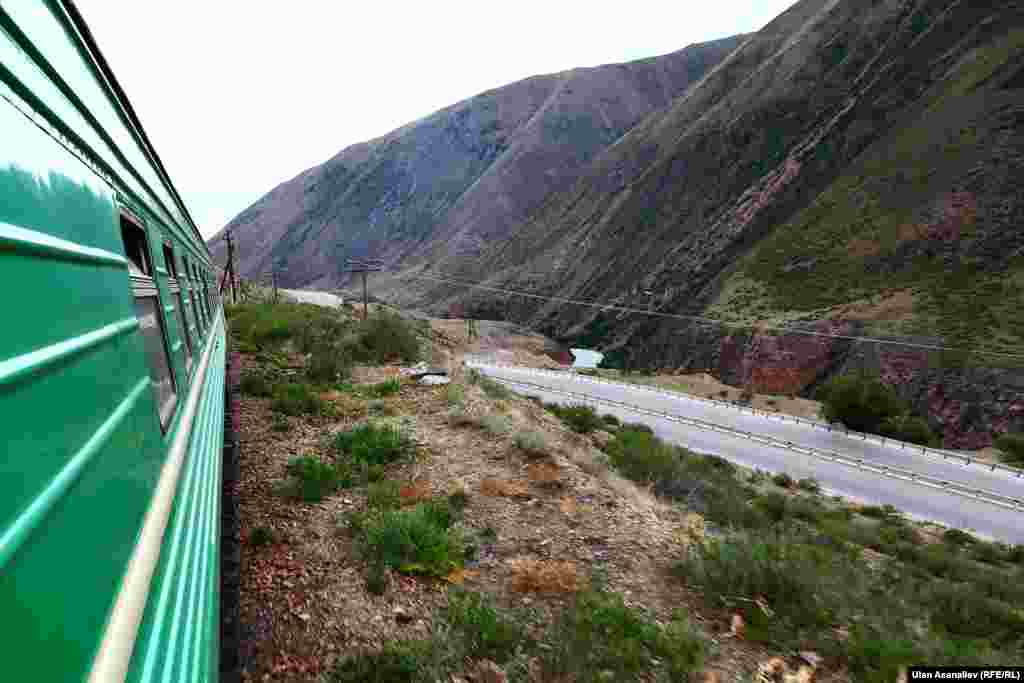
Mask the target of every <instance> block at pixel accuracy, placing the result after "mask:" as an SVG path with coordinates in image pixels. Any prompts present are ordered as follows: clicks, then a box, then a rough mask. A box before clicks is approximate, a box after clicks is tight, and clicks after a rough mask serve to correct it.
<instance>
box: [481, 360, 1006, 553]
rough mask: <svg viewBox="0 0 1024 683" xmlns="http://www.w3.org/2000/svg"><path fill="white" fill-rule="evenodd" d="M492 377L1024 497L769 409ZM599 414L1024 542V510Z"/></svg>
mask: <svg viewBox="0 0 1024 683" xmlns="http://www.w3.org/2000/svg"><path fill="white" fill-rule="evenodd" d="M480 369H481V370H482V371H485V372H486V373H487V374H488V375H491V376H494V377H498V378H501V379H506V380H509V381H512V382H514V381H515V380H516V379H519V380H521V381H524V382H529V383H530V384H532V385H543V386H547V387H550V388H551V389H552V390H553V391H554V392H557V391H558V390H559V389H561V390H564V391H573V392H576V393H580V394H586V395H588V396H592V397H593V398H595V399H601V398H605V399H610V400H614V401H621V402H625V403H633V404H634V405H637V406H640V407H642V408H647V409H649V410H656V411H659V412H662V413H667V414H670V415H678V416H680V417H692V418H696V419H700V420H703V421H705V422H711V423H716V424H719V425H722V426H726V427H732V428H734V429H740V430H743V431H747V432H751V433H755V434H764V435H765V436H770V437H773V438H776V439H781V440H783V441H790V442H792V443H794V444H796V445H801V446H808V447H811V448H817V449H823V450H832V451H837V452H839V453H841V454H843V455H846V456H848V457H853V458H863V459H864V462H865V464H871V465H889V466H892V467H899V468H902V469H905V470H913V471H915V472H917V473H919V474H922V475H927V476H931V477H935V478H938V479H944V480H948V481H951V482H956V483H960V484H964V485H967V486H973V487H976V488H983V489H987V490H990V491H995V492H998V493H1003V494H1005V495H1008V496H1011V497H1015V498H1024V480H1021V479H1018V478H1016V477H1014V476H1012V475H1010V474H1007V473H1001V472H999V471H996V472H990V471H988V470H985V469H982V468H981V467H979V466H978V465H963V464H958V463H955V462H952V461H944V460H941V459H938V458H935V457H933V456H925V455H920V454H918V455H911V454H910V453H909V452H908V451H906V450H901V449H900V448H898V447H895V448H894V447H892V446H891V445H882V444H879V443H873V442H871V441H863V440H861V439H859V438H855V437H852V436H846V435H845V434H844V433H840V432H828V431H824V430H821V429H816V428H813V427H810V426H808V425H803V424H800V423H796V422H784V421H782V420H778V419H773V418H769V417H767V416H762V415H753V414H750V413H746V412H743V413H741V412H740V411H738V410H736V409H734V408H730V407H727V406H716V405H714V404H710V403H704V402H702V401H697V400H693V399H688V398H685V397H680V398H679V399H675V398H670V397H666V396H664V395H660V394H655V393H654V392H650V391H645V390H643V388H641V387H635V386H630V385H625V384H614V385H609V384H600V383H589V382H584V381H582V380H580V379H578V378H576V379H574V378H573V376H572V375H567V376H566V377H564V378H562V377H551V376H546V375H542V374H538V373H536V372H531V370H530V369H528V368H499V367H487V366H484V367H481V368H480ZM519 391H520V392H521V393H524V394H532V395H540V396H541V397H542V398H543V399H544V400H546V401H554V402H558V403H578V402H579V399H577V398H575V397H567V396H565V395H564V394H558V393H547V392H545V391H542V390H539V389H537V388H536V387H535V386H521V387H519ZM599 405H600V412H602V413H605V412H607V413H612V414H613V415H616V416H618V417H620V418H625V419H628V420H630V421H635V422H644V423H646V424H649V425H650V426H651V427H652V428H653V429H654V430H655V432H656V433H657V434H658V435H659V436H661V437H662V438H665V439H667V440H669V441H672V442H673V443H678V444H680V445H683V446H686V447H687V448H690V449H692V450H695V451H699V452H702V453H713V454H715V455H720V456H722V457H725V458H727V459H729V460H731V461H733V462H736V463H738V464H741V465H745V466H747V467H756V468H760V469H764V470H768V471H772V472H787V473H789V474H790V475H791V476H794V477H798V478H801V477H814V478H815V479H817V480H818V481H819V482H821V484H822V486H823V487H824V488H826V489H828V490H830V491H831V492H833V493H835V494H837V495H843V496H848V497H851V498H856V499H859V500H863V501H867V502H872V503H879V504H886V503H888V504H890V505H893V506H894V507H896V508H898V509H900V510H902V511H904V512H906V513H908V514H910V515H913V516H916V517H919V518H922V519H928V520H932V521H935V522H939V523H941V524H944V525H947V526H953V527H959V528H965V529H973V530H975V531H976V532H977V533H979V534H982V535H985V536H989V537H992V538H996V539H999V540H1004V541H1008V542H1011V543H1024V513H1021V512H1015V511H1013V510H1009V509H1006V508H1003V507H999V506H997V505H993V504H990V503H986V502H982V501H976V500H973V499H971V498H966V497H964V496H960V495H956V494H953V493H947V492H945V491H941V490H938V489H934V488H930V487H926V486H922V485H919V484H914V483H912V482H908V481H905V480H902V479H895V478H892V477H887V476H884V475H881V474H877V473H874V472H870V471H863V470H858V469H856V468H854V467H851V466H849V465H844V464H842V463H837V462H832V461H828V460H822V459H820V458H816V457H813V456H809V455H803V454H800V453H796V452H793V451H790V450H788V449H785V448H782V447H775V446H768V445H764V444H761V443H756V442H751V441H750V440H749V439H745V438H743V437H742V436H732V435H729V434H723V433H721V432H715V431H710V430H705V429H699V428H694V427H690V426H688V425H683V424H679V423H677V422H673V421H671V420H666V419H662V418H657V417H655V416H652V415H647V414H645V413H638V412H633V411H629V410H628V409H625V408H619V407H613V406H609V405H607V404H599Z"/></svg>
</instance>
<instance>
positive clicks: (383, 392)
mask: <svg viewBox="0 0 1024 683" xmlns="http://www.w3.org/2000/svg"><path fill="white" fill-rule="evenodd" d="M401 389H402V382H401V381H400V380H399V379H398V378H397V377H392V378H391V379H386V380H384V381H383V382H378V383H377V384H371V385H370V386H368V387H364V388H363V392H364V393H365V394H366V395H367V396H370V397H372V398H384V397H385V396H392V395H394V394H397V393H398V392H399V391H401Z"/></svg>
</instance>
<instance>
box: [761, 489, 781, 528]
mask: <svg viewBox="0 0 1024 683" xmlns="http://www.w3.org/2000/svg"><path fill="white" fill-rule="evenodd" d="M754 505H755V506H756V507H757V509H759V510H760V511H761V512H763V513H764V514H765V516H766V517H767V518H768V519H770V520H771V521H772V522H775V523H778V522H781V521H783V520H785V519H786V517H787V516H788V514H787V508H788V505H787V498H786V496H784V495H782V494H781V493H778V492H775V491H772V492H771V493H767V494H765V495H763V496H760V497H758V498H757V499H755V500H754Z"/></svg>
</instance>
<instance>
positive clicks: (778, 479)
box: [772, 472, 796, 489]
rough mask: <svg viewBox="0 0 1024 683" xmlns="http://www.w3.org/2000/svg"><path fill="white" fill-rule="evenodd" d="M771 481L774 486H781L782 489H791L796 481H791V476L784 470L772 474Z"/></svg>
mask: <svg viewBox="0 0 1024 683" xmlns="http://www.w3.org/2000/svg"><path fill="white" fill-rule="evenodd" d="M772 482H773V483H774V484H775V485H776V486H781V487H782V488H784V489H791V488H793V486H795V485H796V482H795V481H793V477H791V476H789V475H788V474H786V473H785V472H779V473H778V474H774V475H772Z"/></svg>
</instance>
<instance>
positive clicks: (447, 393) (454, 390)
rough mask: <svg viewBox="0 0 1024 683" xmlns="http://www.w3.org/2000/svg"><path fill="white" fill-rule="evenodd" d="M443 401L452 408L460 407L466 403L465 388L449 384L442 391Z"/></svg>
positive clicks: (460, 385)
mask: <svg viewBox="0 0 1024 683" xmlns="http://www.w3.org/2000/svg"><path fill="white" fill-rule="evenodd" d="M444 397H445V400H446V401H448V405H450V406H452V407H457V406H458V407H461V406H462V405H463V404H464V403H465V401H466V387H465V386H464V385H462V384H449V385H448V386H447V387H445V390H444Z"/></svg>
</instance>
